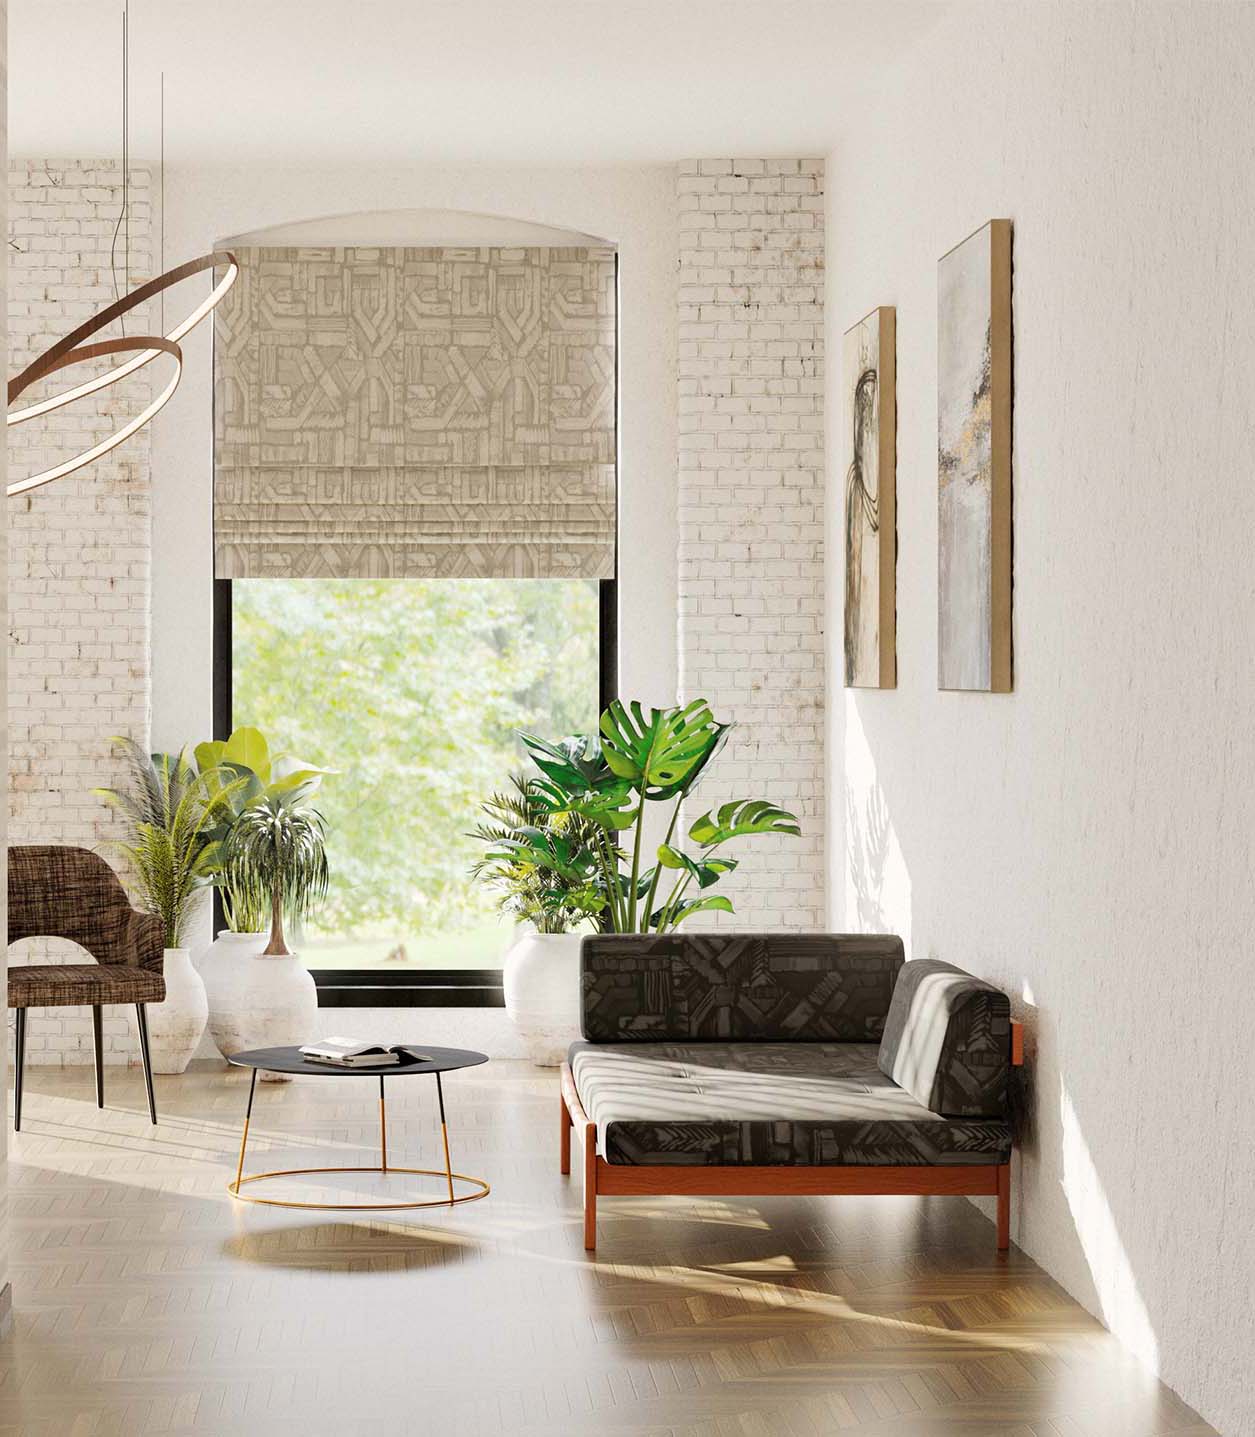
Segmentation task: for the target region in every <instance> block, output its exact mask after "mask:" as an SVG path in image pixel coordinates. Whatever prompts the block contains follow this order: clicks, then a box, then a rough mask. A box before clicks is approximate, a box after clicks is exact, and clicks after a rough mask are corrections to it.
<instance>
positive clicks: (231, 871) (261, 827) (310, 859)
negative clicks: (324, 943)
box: [225, 791, 329, 958]
mask: <svg viewBox="0 0 1255 1437" xmlns="http://www.w3.org/2000/svg"><path fill="white" fill-rule="evenodd" d="M328 876H329V875H328V868H327V843H326V826H325V824H324V823H323V819H322V815H321V814H320V813H319V812H318V811H317V810H316V809H313V808H309V807H307V806H306V805H305V804H304V803H303V801H302V799H301V795H300V794H299V792H295V791H289V792H286V793H270V794H267V795H265V796H264V797H263V798H261V799H259V800H258V801H257V802H255V803H253V804H251V805H250V806H249V807H248V808H246V809H245V810H244V812H243V813H241V814H239V815H238V817H236V819H235V821H234V822H233V823H232V825H231V830H230V833H229V834H228V835H227V839H226V858H225V879H226V885H227V888H228V889H229V890H230V891H231V892H232V893H235V894H257V893H263V894H266V895H267V896H268V899H269V904H270V941H269V943H267V945H266V947H265V950H264V955H263V956H269V957H276V958H286V957H288V956H290V951H291V950H290V949H289V948H288V945H287V942H286V940H285V939H284V936H283V916H284V913H285V912H286V913H287V914H288V915H289V916H290V917H291V918H293V919H296V920H298V921H299V920H300V919H302V918H305V917H308V915H309V914H310V913H311V912H312V911H313V909H314V908H315V907H316V906H317V905H318V903H320V902H321V901H322V899H324V898H325V897H326V896H327V880H328Z"/></svg>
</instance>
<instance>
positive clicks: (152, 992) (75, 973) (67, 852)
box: [8, 844, 166, 1131]
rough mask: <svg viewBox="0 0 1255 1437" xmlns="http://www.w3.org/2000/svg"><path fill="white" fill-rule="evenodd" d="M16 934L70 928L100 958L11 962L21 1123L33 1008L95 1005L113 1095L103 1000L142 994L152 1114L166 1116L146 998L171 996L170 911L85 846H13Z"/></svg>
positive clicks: (99, 1069)
mask: <svg viewBox="0 0 1255 1437" xmlns="http://www.w3.org/2000/svg"><path fill="white" fill-rule="evenodd" d="M8 936H9V942H10V943H16V942H17V941H18V940H19V939H22V938H64V939H68V940H69V941H70V942H71V943H76V944H78V946H79V947H80V948H83V949H86V951H87V953H88V954H90V956H91V957H92V959H94V960H95V961H94V962H91V963H60V964H50V963H29V964H19V965H17V966H14V967H10V969H9V1007H10V1008H14V1009H16V1012H17V1023H16V1029H17V1031H16V1039H17V1045H16V1046H17V1053H16V1063H15V1065H14V1066H15V1070H16V1071H15V1075H14V1084H13V1090H14V1092H13V1096H14V1103H13V1126H14V1129H15V1130H17V1131H20V1130H21V1126H22V1085H23V1078H24V1075H25V1066H26V1013H27V1010H28V1009H30V1008H51V1007H60V1006H63V1005H66V1004H74V1005H81V1006H89V1005H90V1007H91V1010H92V1036H93V1038H94V1040H95V1054H96V1106H97V1107H99V1108H103V1107H104V1105H105V1072H104V1051H103V1042H102V1034H101V1008H102V1007H103V1005H104V1004H105V1003H134V1004H135V1013H136V1018H137V1020H138V1024H139V1044H140V1053H141V1055H142V1057H143V1061H144V1081H145V1084H146V1086H147V1089H148V1116H149V1118H150V1119H151V1120H152V1122H154V1123H155V1122H156V1121H157V1105H156V1100H155V1098H154V1096H153V1076H152V1060H151V1057H150V1055H149V1051H148V1018H147V1013H146V1011H145V1005H146V1004H148V1003H160V1002H161V1001H162V1000H163V999H164V998H165V996H166V984H165V979H164V977H163V976H162V960H163V952H164V947H165V931H164V928H163V925H162V922H161V919H160V918H157V917H155V916H154V915H152V914H150V913H140V912H137V911H136V910H135V909H134V908H132V907H131V904H130V900H129V899H128V898H127V896H126V890H125V889H124V888H123V887H122V884H121V883H120V882H119V881H118V878H117V876H116V874H115V873H114V872H113V870H112V869H111V868H110V867H109V865H108V864H107V863H106V862H105V861H104V859H102V858H100V857H98V856H97V855H96V854H94V853H91V852H89V851H88V850H87V849H85V848H68V847H62V846H59V845H54V844H33V845H27V846H22V847H17V848H11V849H10V850H9V935H8Z"/></svg>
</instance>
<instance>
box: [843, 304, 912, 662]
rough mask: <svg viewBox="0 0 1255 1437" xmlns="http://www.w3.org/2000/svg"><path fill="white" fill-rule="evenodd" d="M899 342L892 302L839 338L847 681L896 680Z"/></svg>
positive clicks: (866, 317) (869, 315) (860, 321)
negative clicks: (841, 368) (843, 482)
mask: <svg viewBox="0 0 1255 1437" xmlns="http://www.w3.org/2000/svg"><path fill="white" fill-rule="evenodd" d="M896 344H897V313H896V311H895V310H894V308H893V306H892V305H882V306H881V307H880V308H879V309H874V310H872V312H871V313H870V314H868V315H865V316H864V317H863V318H862V319H860V320H859V322H858V323H857V324H855V325H853V326H851V328H849V329H848V330H846V332H845V335H844V339H843V343H842V366H843V371H842V372H843V394H844V403H843V410H842V416H843V430H844V433H845V685H846V687H847V688H873V689H892V688H896V687H897V682H898V656H897V552H898V529H897V428H898V412H897V354H896Z"/></svg>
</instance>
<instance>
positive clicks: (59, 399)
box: [7, 250, 240, 497]
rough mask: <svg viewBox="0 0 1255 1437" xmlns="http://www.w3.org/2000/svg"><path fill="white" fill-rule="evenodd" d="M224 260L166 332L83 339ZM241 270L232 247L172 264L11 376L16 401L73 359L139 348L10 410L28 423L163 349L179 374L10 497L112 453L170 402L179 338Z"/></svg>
mask: <svg viewBox="0 0 1255 1437" xmlns="http://www.w3.org/2000/svg"><path fill="white" fill-rule="evenodd" d="M218 265H224V266H225V267H226V273H225V274H224V275H223V277H222V279H221V280H219V281H218V283H217V284H216V285H215V286H214V288H213V289H212V290H211V291H210V292H209V294H207V295H206V296H205V298H204V299H203V300H202V301H201V303H200V304H199V305H197V306H196V308H195V309H194V310H192V312H191V313H190V314H189V315H188V316H187V317H186V318H185V319H184V320H182V321H181V322H180V323H179V324H177V325H175V327H174V328H173V329H172V330H171V331H170V332H169V334H167V335H165V336H164V337H161V336H157V335H137V336H135V337H133V338H129V339H111V340H105V341H103V342H101V343H98V344H83V343H82V341H83V340H85V339H90V337H91V336H92V335H93V334H96V333H97V332H98V331H99V330H101V329H104V328H105V326H106V325H109V324H112V323H113V321H114V320H115V319H119V318H120V317H121V316H122V315H124V314H127V313H128V312H129V311H130V310H132V309H135V308H136V307H137V306H138V305H141V304H143V303H144V302H145V301H146V300H149V299H151V298H152V297H153V296H154V295H156V294H160V293H161V291H162V290H165V289H169V288H170V287H171V286H172V285H176V284H178V283H179V282H180V281H181V280H185V279H188V278H190V277H191V276H192V275H194V274H199V273H201V271H202V270H207V269H213V268H214V267H215V266H218ZM239 272H240V267H239V264H238V262H237V261H236V258H235V256H234V255H233V254H232V253H231V252H230V250H219V251H215V252H214V253H212V254H206V255H201V256H200V258H199V259H193V260H189V261H188V262H187V263H186V264H182V265H179V266H178V267H177V268H175V269H171V270H167V271H166V273H165V274H163V275H158V276H157V278H156V279H152V280H149V281H148V283H147V284H143V285H140V287H139V288H138V289H135V290H132V291H131V293H130V294H127V295H124V296H123V297H122V298H121V299H119V300H116V301H115V302H114V303H113V304H110V305H107V306H106V307H105V308H104V309H102V310H101V311H100V313H99V314H96V315H93V316H92V318H91V319H89V320H88V321H87V322H86V323H85V324H81V325H79V327H78V328H77V329H76V330H73V331H72V332H71V333H70V334H67V335H66V336H65V338H64V339H60V340H58V341H57V343H56V344H54V345H53V346H52V347H51V348H50V349H46V350H45V351H44V352H43V354H41V355H40V356H39V357H38V358H37V359H34V360H32V361H31V363H30V364H28V365H27V366H26V368H25V369H24V370H22V372H21V373H20V374H19V375H17V376H16V377H15V378H13V379H11V380H10V381H9V392H8V399H9V403H10V404H12V403H13V401H14V400H15V399H16V398H17V397H18V395H20V394H21V393H23V391H24V390H26V389H28V388H29V387H30V386H31V385H32V384H34V383H35V382H36V381H37V380H40V379H43V378H45V377H46V376H47V375H49V374H55V373H56V372H57V371H58V370H60V369H65V368H68V367H69V366H70V365H73V364H81V363H85V362H86V361H87V360H89V359H99V358H101V357H102V356H104V355H107V354H124V353H133V355H134V357H133V358H131V359H129V360H127V362H126V363H125V364H119V365H117V366H116V367H115V368H113V369H110V370H107V371H106V372H105V373H104V374H99V375H96V376H95V377H94V378H92V379H89V380H86V381H84V382H83V383H82V384H78V385H75V386H74V387H73V388H71V389H65V390H62V391H61V392H60V393H59V394H54V395H51V396H49V397H48V398H47V399H41V400H39V401H38V402H37V403H35V404H28V405H27V406H26V407H25V408H24V409H15V410H12V411H10V413H9V415H8V421H7V422H8V423H9V424H23V423H25V421H26V420H28V419H34V418H36V417H37V416H38V415H40V414H49V413H51V412H52V411H53V410H54V409H60V408H61V407H62V406H63V405H66V404H70V403H72V402H73V401H74V400H76V399H82V398H84V397H85V396H86V395H88V394H95V393H97V392H98V391H99V390H101V389H104V388H106V387H107V386H108V385H110V384H116V383H117V381H118V380H120V379H125V378H126V376H127V375H129V374H134V373H135V371H136V370H138V369H142V368H143V367H144V365H146V364H149V363H151V362H152V361H153V360H154V359H156V358H157V357H158V356H159V355H161V354H168V355H170V356H171V358H172V359H173V360H174V366H175V367H174V376H173V378H172V379H171V380H170V382H169V383H168V384H167V385H166V387H165V389H163V390H162V392H161V393H160V394H159V395H158V396H157V397H156V399H154V400H153V401H152V403H151V404H149V405H148V406H147V408H146V409H144V410H143V411H142V412H141V413H140V414H137V415H136V416H135V418H134V419H130V420H128V421H127V422H126V423H125V424H124V425H123V426H122V427H121V429H119V430H117V431H116V432H115V433H113V434H111V435H110V436H109V438H108V439H104V440H102V441H101V442H100V443H99V444H94V445H93V446H92V447H91V448H90V449H84V450H83V452H82V453H81V454H76V455H75V456H74V457H73V458H71V459H67V460H65V461H64V462H63V463H61V464H57V465H54V466H53V468H51V469H43V470H41V471H40V472H39V473H38V474H32V475H30V476H29V477H28V478H26V479H20V480H18V481H17V482H16V483H14V484H10V485H9V486H8V490H7V492H8V494H9V495H10V497H12V496H13V495H15V494H24V493H26V492H27V491H28V490H31V489H37V488H38V487H39V486H40V485H41V484H48V483H50V482H51V481H52V480H53V479H60V478H63V477H64V476H65V475H67V474H73V473H74V471H75V470H76V469H81V468H83V466H84V465H86V464H90V463H91V462H92V461H93V460H95V459H99V458H100V457H101V455H102V454H107V453H108V452H109V451H110V450H111V449H115V448H116V447H117V446H118V445H119V444H121V443H122V442H123V441H124V440H126V439H129V438H130V437H131V435H132V434H134V433H136V432H137V431H138V430H140V429H142V428H143V427H144V425H145V424H147V423H148V421H149V420H150V419H151V418H152V417H153V415H154V414H156V413H157V412H158V411H159V410H160V409H162V408H163V407H164V405H165V404H166V403H167V401H168V400H169V398H170V396H171V395H172V394H173V393H174V391H175V389H177V388H178V384H179V379H180V378H181V377H182V373H183V351H182V349H181V348H180V347H179V340H181V339H182V338H183V337H184V335H186V334H188V333H190V331H191V330H193V329H195V327H196V326H197V325H198V324H199V323H200V322H201V320H202V319H204V318H205V316H206V315H208V314H210V313H212V312H213V310H214V309H216V308H217V306H218V303H219V302H220V301H221V299H222V297H223V296H224V295H225V294H226V292H227V291H228V290H229V289H230V288H231V286H232V285H233V284H234V283H235V281H236V278H237V276H238V275H239Z"/></svg>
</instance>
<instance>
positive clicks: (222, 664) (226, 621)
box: [213, 579, 619, 1008]
mask: <svg viewBox="0 0 1255 1437" xmlns="http://www.w3.org/2000/svg"><path fill="white" fill-rule="evenodd" d="M231 585H232V580H230V579H214V580H213V736H214V738H215V739H227V738H229V737H230V735H231V730H232V728H233V726H234V724H233V714H232V708H233V687H234V675H233V672H232V609H231V604H232V592H231ZM618 673H619V586H618V580H617V579H600V580H598V585H597V692H598V711H599V712H601V711H604V710H605V708H606V707H607V706H608V705H609V704H610V702H611V700H613V699H615V698H617V697H618ZM224 924H225V919H224V917H223V913H222V899H221V895H220V894H219V893H218V892H217V891H216V890H215V892H214V928H215V930H217V929H219V928H222V927H223V926H224ZM310 972H311V973H312V974H313V977H314V983H315V985H316V986H317V988H318V1006H319V1007H320V1008H503V1007H505V990H504V989H503V987H502V978H501V969H500V968H426V969H414V970H412V971H406V972H403V973H401V972H396V971H395V970H380V969H374V970H372V969H369V968H367V969H361V968H311V969H310Z"/></svg>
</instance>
